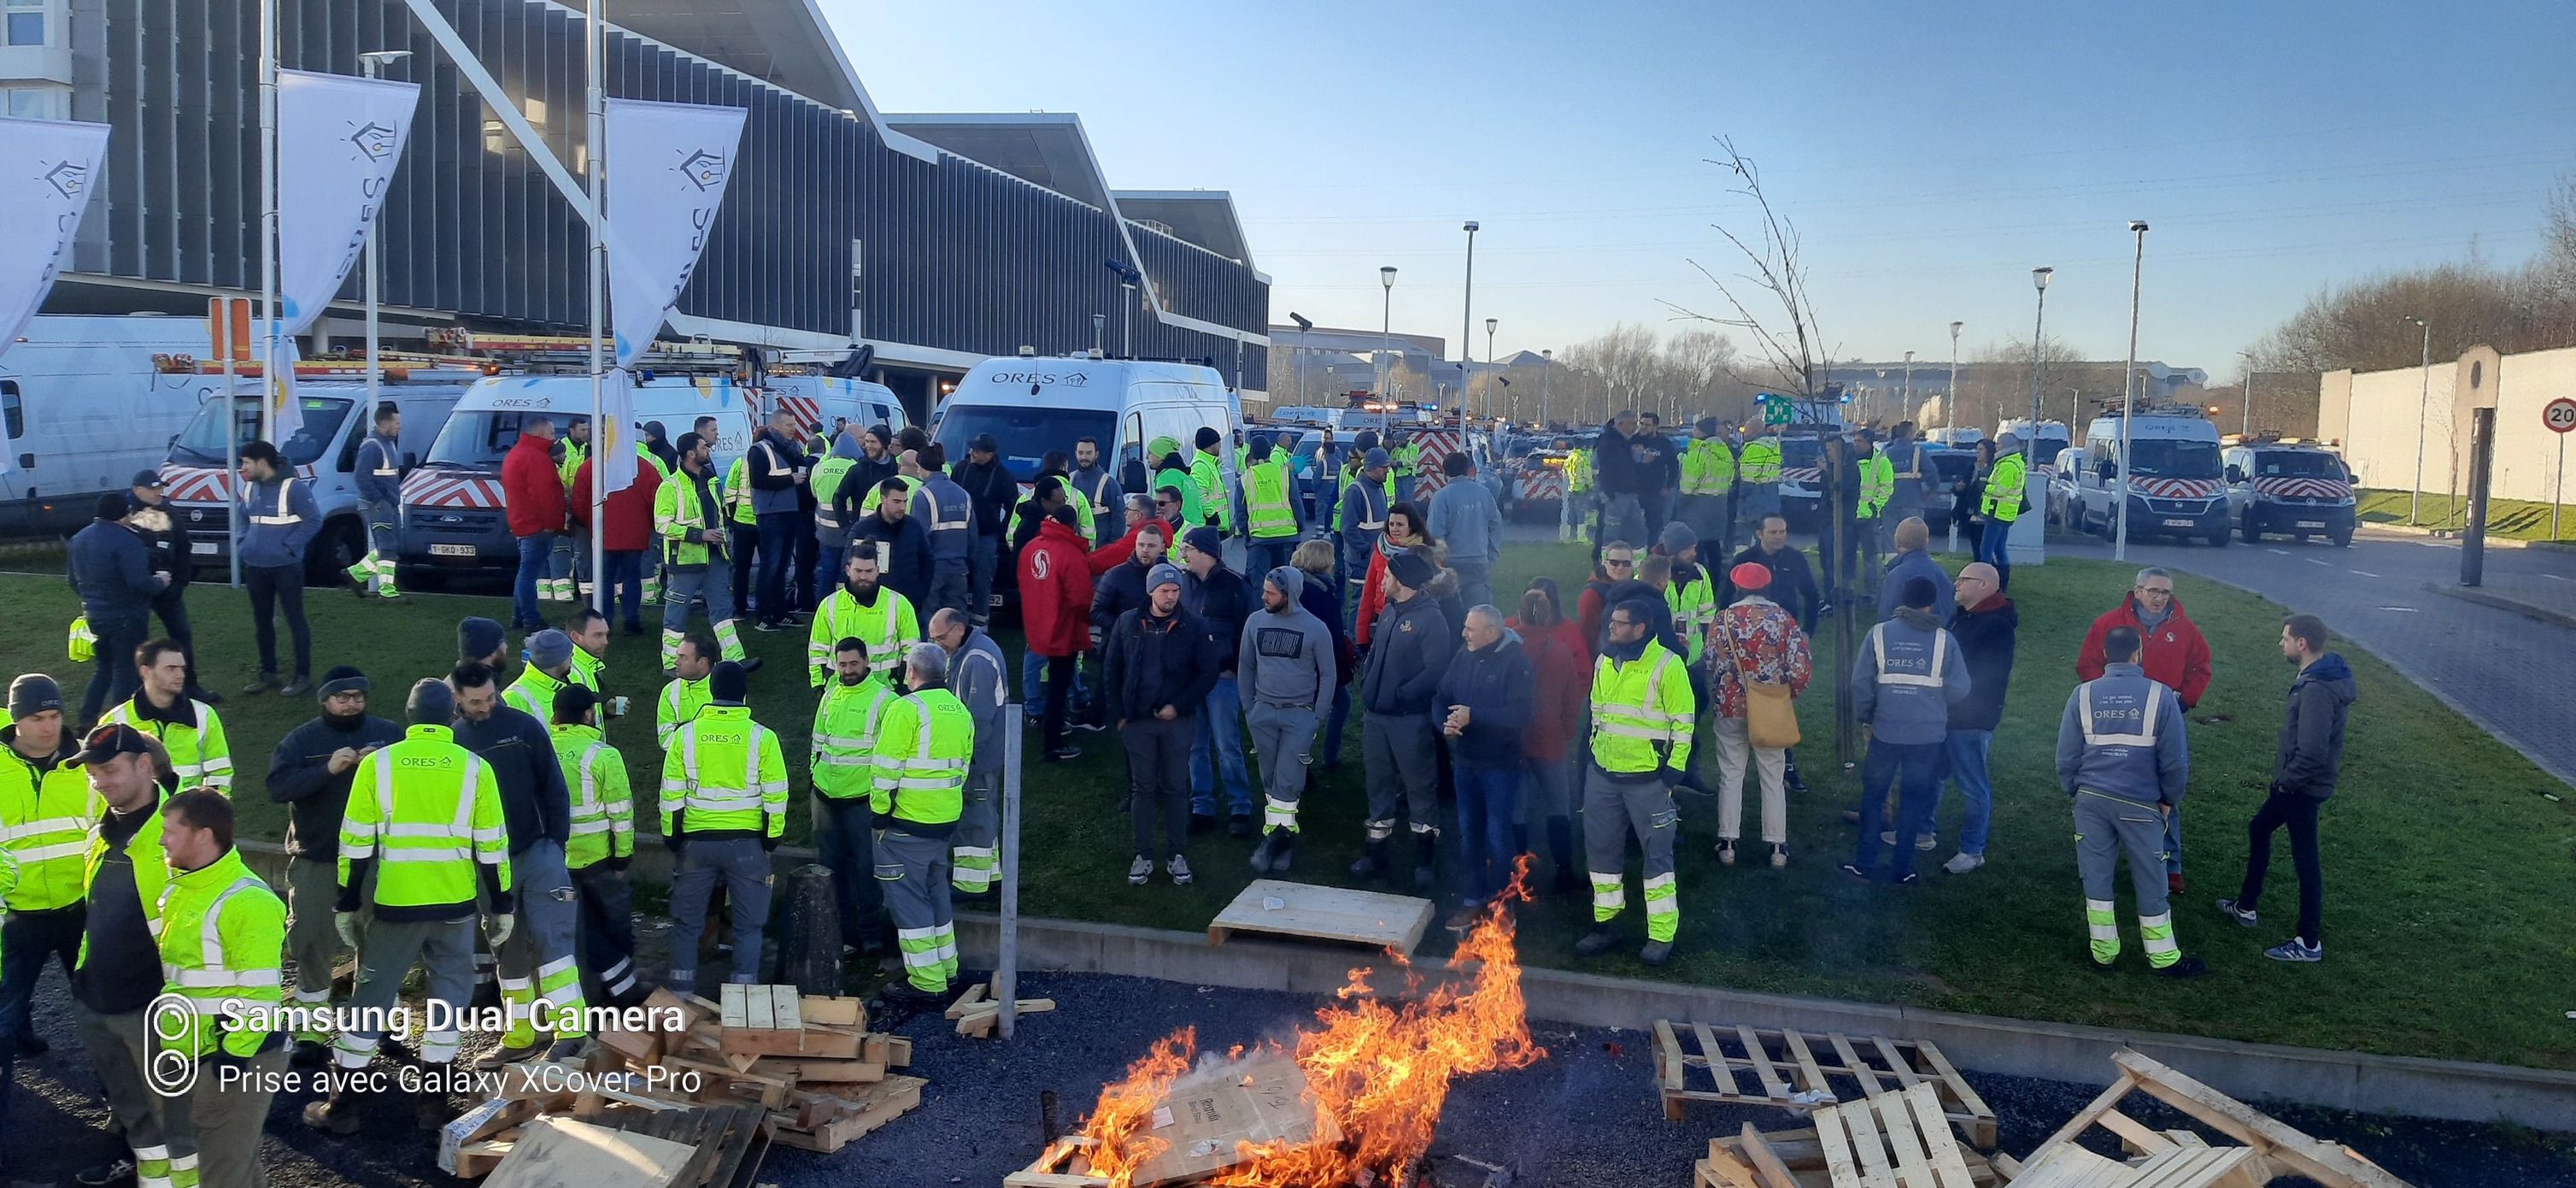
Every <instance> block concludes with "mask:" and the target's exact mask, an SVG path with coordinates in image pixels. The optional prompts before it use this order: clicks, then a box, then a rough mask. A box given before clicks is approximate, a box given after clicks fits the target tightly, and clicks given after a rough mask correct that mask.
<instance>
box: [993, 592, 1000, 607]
mask: <svg viewBox="0 0 2576 1188" xmlns="http://www.w3.org/2000/svg"><path fill="white" fill-rule="evenodd" d="M992 597H993V605H995V606H1000V605H1002V596H1001V595H999V594H995V595H993V596H992Z"/></svg>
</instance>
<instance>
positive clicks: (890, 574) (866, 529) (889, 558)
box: [843, 483, 938, 619]
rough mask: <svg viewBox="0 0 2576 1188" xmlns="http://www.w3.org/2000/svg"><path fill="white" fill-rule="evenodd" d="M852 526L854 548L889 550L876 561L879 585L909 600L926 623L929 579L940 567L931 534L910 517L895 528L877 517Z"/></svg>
mask: <svg viewBox="0 0 2576 1188" xmlns="http://www.w3.org/2000/svg"><path fill="white" fill-rule="evenodd" d="M847 485H848V484H846V483H845V484H843V486H847ZM850 523H852V524H855V525H856V527H853V528H852V529H850V547H851V548H854V549H856V548H868V549H874V548H876V547H877V545H878V544H880V543H883V544H884V545H885V546H886V547H885V548H884V549H882V550H879V556H878V557H877V572H878V575H879V576H878V578H877V580H878V582H879V583H880V584H882V585H884V586H885V588H886V589H889V590H892V591H894V592H895V593H897V594H901V595H903V596H904V597H905V598H906V599H908V600H910V601H911V603H912V608H913V610H914V611H916V612H917V613H919V614H921V615H922V616H923V617H924V618H925V619H927V617H928V616H929V614H930V608H928V607H926V606H924V605H923V604H924V603H925V602H927V601H929V598H930V576H931V573H932V571H933V570H934V568H935V567H936V566H937V565H938V562H937V560H935V559H934V558H933V557H932V556H931V552H930V530H929V529H927V528H924V527H922V526H921V521H919V520H916V519H914V518H912V517H911V516H905V517H904V518H903V520H902V522H900V523H895V524H888V523H886V521H885V517H884V516H877V515H869V516H861V517H859V518H858V519H857V520H854V521H850Z"/></svg>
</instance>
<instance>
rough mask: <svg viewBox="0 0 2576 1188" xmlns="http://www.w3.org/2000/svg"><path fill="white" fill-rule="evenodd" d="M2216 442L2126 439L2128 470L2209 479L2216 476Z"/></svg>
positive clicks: (2144, 473)
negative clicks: (2127, 445)
mask: <svg viewBox="0 0 2576 1188" xmlns="http://www.w3.org/2000/svg"><path fill="white" fill-rule="evenodd" d="M2219 472H2220V471H2219V465H2218V443H2217V442H2214V441H2174V440H2172V439H2169V438H2168V439H2156V438H2149V439H2146V440H2143V441H2141V440H2138V439H2135V438H2132V439H2131V440H2130V442H2129V473H2131V474H2139V475H2153V476H2155V477H2157V478H2189V479H2209V478H2217V477H2218V476H2219Z"/></svg>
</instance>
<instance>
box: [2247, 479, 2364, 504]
mask: <svg viewBox="0 0 2576 1188" xmlns="http://www.w3.org/2000/svg"><path fill="white" fill-rule="evenodd" d="M2254 490H2255V491H2256V492H2257V493H2260V494H2264V495H2269V496H2271V497H2273V498H2275V499H2350V498H2352V484H2350V483H2347V482H2344V481H2342V480H2340V479H2330V478H2292V477H2286V476H2275V477H2272V478H2258V479H2256V480H2254Z"/></svg>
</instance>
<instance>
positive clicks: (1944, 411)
mask: <svg viewBox="0 0 2576 1188" xmlns="http://www.w3.org/2000/svg"><path fill="white" fill-rule="evenodd" d="M1967 325H1968V324H1967V323H1966V322H1952V323H1950V390H1949V391H1946V392H1943V393H1941V427H1942V428H1944V429H1947V430H1949V431H1950V444H1951V445H1957V444H1959V420H1958V409H1959V331H1961V330H1962V329H1965V328H1966V327H1967Z"/></svg>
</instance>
